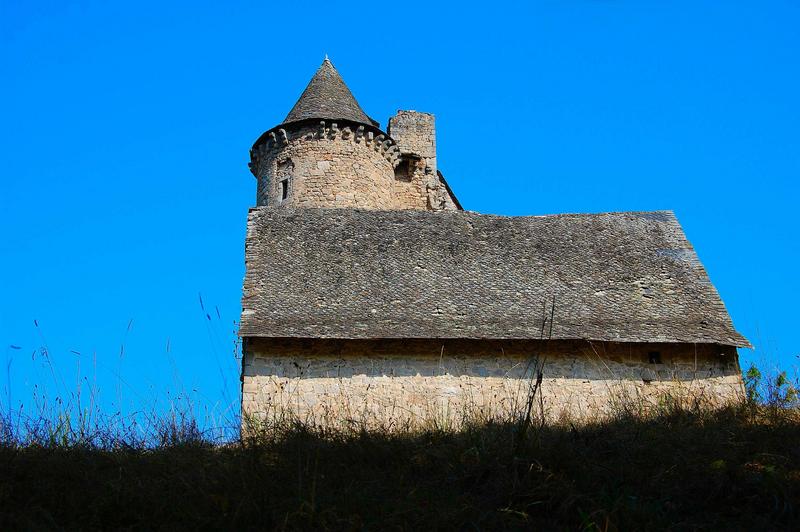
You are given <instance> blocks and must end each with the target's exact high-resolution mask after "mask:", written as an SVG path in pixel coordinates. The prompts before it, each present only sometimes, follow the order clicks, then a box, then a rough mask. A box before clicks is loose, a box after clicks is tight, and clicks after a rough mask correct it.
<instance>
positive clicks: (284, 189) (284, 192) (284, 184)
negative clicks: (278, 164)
mask: <svg viewBox="0 0 800 532" xmlns="http://www.w3.org/2000/svg"><path fill="white" fill-rule="evenodd" d="M288 198H289V179H288V178H287V179H284V180H283V181H281V201H286V200H287V199H288Z"/></svg>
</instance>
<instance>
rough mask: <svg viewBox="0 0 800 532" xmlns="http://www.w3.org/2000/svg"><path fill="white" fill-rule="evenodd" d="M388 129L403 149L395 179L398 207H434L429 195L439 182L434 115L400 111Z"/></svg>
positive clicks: (392, 118) (390, 122) (391, 119)
mask: <svg viewBox="0 0 800 532" xmlns="http://www.w3.org/2000/svg"><path fill="white" fill-rule="evenodd" d="M388 133H389V135H391V136H392V138H393V139H394V140H395V142H397V147H398V149H399V150H400V159H399V161H398V163H397V167H396V170H397V171H396V172H395V180H394V195H395V198H396V201H397V205H398V208H400V209H424V210H427V209H431V208H432V206H431V205H430V204H429V203H430V202H429V198H428V196H429V193H430V192H431V191H432V190H435V189H436V188H437V187H438V184H439V183H438V177H437V174H436V126H435V124H434V117H433V115H432V114H429V113H418V112H416V111H398V112H397V114H396V115H395V116H393V117H391V118H390V119H389V127H388Z"/></svg>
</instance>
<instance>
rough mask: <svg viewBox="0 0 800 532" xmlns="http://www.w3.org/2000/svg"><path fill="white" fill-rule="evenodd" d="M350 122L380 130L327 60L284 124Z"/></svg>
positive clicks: (326, 59)
mask: <svg viewBox="0 0 800 532" xmlns="http://www.w3.org/2000/svg"><path fill="white" fill-rule="evenodd" d="M311 118H314V119H320V120H337V119H338V120H350V121H351V122H357V123H360V124H366V125H372V126H376V127H377V126H378V123H377V122H375V121H374V120H372V119H371V118H370V117H368V116H367V114H366V113H365V112H364V111H363V110H362V109H361V106H360V105H358V102H357V101H356V99H355V97H353V93H352V92H350V89H348V88H347V85H345V82H344V80H343V79H342V77H341V76H340V75H339V72H337V70H336V68H334V66H333V63H331V62H330V60H329V59H328V58H327V57H326V58H325V60H324V61H323V62H322V65H321V66H320V67H319V69H318V70H317V72H316V74H314V77H313V78H311V81H310V82H309V83H308V86H307V87H306V90H304V91H303V94H301V95H300V99H299V100H297V103H296V104H294V107H292V110H291V111H289V114H288V115H287V116H286V119H285V120H284V121H283V123H284V124H288V123H290V122H298V121H300V120H308V119H311Z"/></svg>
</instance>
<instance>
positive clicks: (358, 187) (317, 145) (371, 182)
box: [254, 123, 395, 209]
mask: <svg viewBox="0 0 800 532" xmlns="http://www.w3.org/2000/svg"><path fill="white" fill-rule="evenodd" d="M333 126H334V123H330V124H326V125H325V127H324V128H323V127H321V126H316V127H314V126H305V127H302V128H299V129H296V130H292V131H291V133H289V132H287V141H286V142H284V143H280V142H278V143H277V144H276V145H275V146H274V147H272V148H269V149H265V150H262V151H261V152H260V153H259V155H258V156H257V157H256V158H255V159H254V160H255V161H256V163H255V174H256V176H257V178H258V192H257V200H258V205H270V206H278V205H280V206H287V207H361V208H367V209H392V208H394V205H395V199H394V195H393V186H394V185H393V181H394V168H393V167H392V163H391V162H390V161H389V160H388V159H387V157H386V155H385V149H384V148H383V146H382V145H381V143H380V141H377V140H376V138H375V137H374V136H372V133H371V132H370V135H368V136H367V135H365V136H363V137H362V138H360V139H359V138H357V137H356V135H355V133H354V132H352V130H351V131H350V133H349V134H348V133H345V132H344V131H343V129H340V128H339V124H338V123H337V124H336V128H334V127H333ZM342 126H343V127H346V126H344V125H342ZM345 137H346V138H345ZM287 161H290V165H291V167H292V170H291V175H290V176H289V177H288V179H289V193H288V198H287V199H286V200H282V198H281V188H280V186H281V185H280V184H281V181H282V180H283V179H286V178H287V177H286V176H285V175H281V173H280V171H279V167H281V165H282V164H283V165H285V164H286V163H287Z"/></svg>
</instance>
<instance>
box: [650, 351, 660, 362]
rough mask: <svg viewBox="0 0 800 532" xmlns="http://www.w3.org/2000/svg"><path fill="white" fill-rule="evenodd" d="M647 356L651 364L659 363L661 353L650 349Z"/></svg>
mask: <svg viewBox="0 0 800 532" xmlns="http://www.w3.org/2000/svg"><path fill="white" fill-rule="evenodd" d="M647 358H648V360H649V361H650V363H651V364H661V353H659V352H658V351H650V352H649V353H648V354H647Z"/></svg>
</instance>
